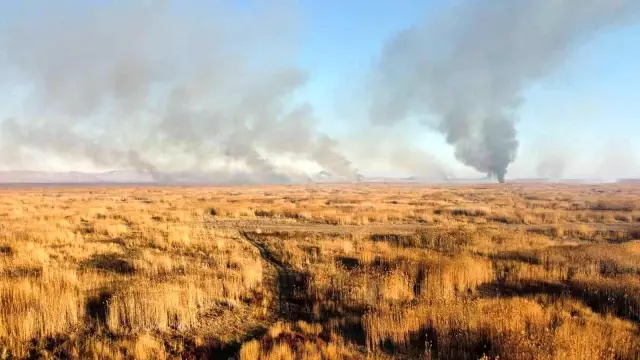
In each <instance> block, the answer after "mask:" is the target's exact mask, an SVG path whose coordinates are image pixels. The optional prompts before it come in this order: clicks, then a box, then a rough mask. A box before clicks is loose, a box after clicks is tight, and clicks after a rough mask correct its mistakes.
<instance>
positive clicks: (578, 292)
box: [0, 183, 640, 360]
mask: <svg viewBox="0 0 640 360" xmlns="http://www.w3.org/2000/svg"><path fill="white" fill-rule="evenodd" d="M229 357H231V358H240V359H246V360H249V359H289V358H299V359H359V358H382V359H386V358H400V359H413V358H425V359H449V358H459V359H479V358H483V357H484V358H497V357H499V358H501V359H638V358H640V185H637V184H633V183H629V184H610V185H562V184H507V185H482V186H479V185H478V186H457V187H417V186H408V185H404V186H401V185H384V184H376V185H317V186H306V187H305V186H269V187H228V188H223V187H209V188H196V187H140V188H136V187H122V188H115V187H105V188H99V187H85V188H55V187H48V188H28V189H27V188H25V189H18V188H11V189H4V190H0V359H4V358H8V359H13V358H18V359H20V358H93V359H173V358H185V359H192V358H193V359H195V358H220V359H227V358H229Z"/></svg>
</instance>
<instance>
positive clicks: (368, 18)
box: [301, 0, 640, 177]
mask: <svg viewBox="0 0 640 360" xmlns="http://www.w3.org/2000/svg"><path fill="white" fill-rule="evenodd" d="M365 3H366V4H367V5H363V4H365ZM443 3H444V1H439V0H431V1H412V0H400V1H385V0H372V1H366V2H364V1H349V2H347V1H337V0H330V1H325V2H317V1H311V0H309V1H303V2H302V4H303V5H302V8H303V11H304V12H305V14H306V16H307V17H305V19H308V20H309V21H308V22H306V23H305V31H304V41H303V42H302V43H303V50H302V52H301V63H302V64H303V66H304V67H305V68H308V69H311V71H312V72H313V73H314V74H317V76H311V79H312V80H311V81H310V83H309V85H308V89H306V91H305V96H307V98H309V99H311V100H310V101H312V102H313V103H314V104H315V107H316V109H317V111H318V112H319V113H320V114H321V115H322V118H323V119H327V121H326V122H325V126H326V128H327V129H329V130H334V129H335V128H336V127H337V128H341V129H342V127H343V122H341V120H340V119H342V118H343V116H349V109H348V106H346V105H345V102H348V101H350V99H352V98H353V97H352V96H349V93H350V92H357V91H358V89H355V88H354V86H356V87H357V86H358V85H359V84H362V83H363V80H362V78H364V77H366V73H367V70H368V69H369V68H370V67H371V66H372V63H373V62H374V61H375V59H376V58H377V56H378V55H379V53H380V48H381V46H382V44H383V43H384V42H385V41H386V40H387V39H388V38H389V36H390V34H394V33H396V32H398V31H401V30H403V29H405V28H407V27H409V26H411V25H412V24H414V23H416V22H417V21H419V20H420V19H421V17H423V16H427V15H432V14H434V13H437V12H438V11H441V9H442V8H443V7H444V6H445V5H444V4H443ZM336 39H339V40H336ZM638 39H640V25H637V24H636V25H631V26H625V27H622V28H618V29H613V30H612V31H607V32H605V33H602V34H599V35H598V36H597V37H596V38H595V39H592V40H591V41H589V42H588V43H586V44H584V45H583V46H582V47H581V48H580V49H579V51H578V52H576V53H574V54H572V56H571V58H570V59H568V60H567V62H566V65H565V66H563V67H562V68H561V69H559V71H557V73H555V74H553V76H551V77H549V78H547V79H544V80H543V81H541V82H540V83H538V84H536V85H535V86H533V87H532V88H529V89H528V90H527V91H526V93H525V102H524V104H523V107H522V108H521V111H520V112H519V113H520V116H519V117H520V120H519V122H518V124H517V128H518V133H519V139H520V141H521V148H520V151H519V157H518V159H517V160H516V162H515V163H514V164H513V165H512V171H513V172H515V173H516V174H517V175H520V176H523V177H529V176H532V177H535V176H537V174H536V173H535V166H531V164H532V163H537V162H539V161H540V160H539V158H540V157H545V156H547V149H549V148H551V150H550V151H551V152H555V149H557V150H562V151H564V152H566V153H567V154H566V155H567V162H575V163H576V164H575V166H574V168H571V167H569V168H568V169H567V174H566V175H565V176H569V177H570V176H575V177H595V176H601V174H598V172H599V170H600V164H597V165H594V164H593V160H594V159H596V161H597V162H600V161H604V162H606V161H607V160H609V159H607V150H608V149H609V148H611V147H612V146H614V147H615V146H618V147H620V148H621V150H622V151H628V152H630V153H632V154H631V156H632V157H635V158H636V159H640V141H638V140H637V139H639V138H640V101H638V99H640V42H639V41H638ZM354 84H358V85H354ZM336 89H338V90H336ZM345 98H346V100H345ZM344 114H346V115H344ZM385 130H386V129H385ZM407 133H408V134H411V135H410V136H412V137H413V141H415V142H416V143H417V144H418V145H419V146H421V147H423V148H424V149H426V150H427V151H429V152H431V153H432V154H434V155H435V156H437V157H438V158H439V159H441V161H442V162H444V163H446V164H450V166H451V167H452V168H454V169H456V170H457V172H458V173H462V174H465V175H467V174H468V175H469V176H474V175H475V174H474V172H473V171H472V170H470V169H468V168H467V167H465V166H463V165H460V164H458V163H457V161H456V160H455V157H454V156H453V152H452V149H451V147H450V146H448V145H447V144H446V143H445V142H444V141H443V139H442V137H441V136H439V135H438V134H434V133H433V132H430V131H429V130H426V129H421V128H420V127H417V126H414V127H411V128H410V130H408V131H407ZM629 167H630V168H628V169H627V168H626V166H620V168H622V169H620V170H618V169H616V172H619V173H620V174H619V175H620V176H640V162H637V163H636V167H635V168H634V167H633V166H631V165H630V166H629Z"/></svg>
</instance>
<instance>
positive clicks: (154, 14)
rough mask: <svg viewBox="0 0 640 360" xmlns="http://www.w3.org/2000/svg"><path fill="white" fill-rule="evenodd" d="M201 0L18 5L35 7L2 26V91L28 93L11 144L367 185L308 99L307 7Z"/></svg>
mask: <svg viewBox="0 0 640 360" xmlns="http://www.w3.org/2000/svg"><path fill="white" fill-rule="evenodd" d="M191 5H193V4H192V2H191V1H155V2H154V1H131V2H129V1H109V2H93V1H91V2H89V1H80V0H64V1H60V2H55V3H54V2H50V1H24V2H20V4H16V5H15V6H16V7H19V6H25V8H24V9H22V10H23V11H18V13H20V14H19V15H17V16H16V19H15V20H14V21H13V22H12V23H10V24H8V25H6V28H3V29H2V30H1V32H0V55H2V56H0V77H1V78H2V79H4V80H0V89H3V88H9V89H11V90H10V91H12V90H14V89H15V88H20V89H22V90H21V91H23V92H24V96H23V98H21V99H20V100H19V101H22V102H23V104H22V107H23V108H24V109H25V110H24V111H23V112H21V113H20V114H15V115H14V116H12V117H11V118H10V119H6V120H4V121H3V123H2V124H1V128H0V132H1V133H0V148H1V150H2V151H3V152H4V153H5V154H8V153H9V152H8V151H11V154H17V153H20V152H24V153H26V152H28V151H27V150H37V151H38V153H40V154H43V153H46V154H52V155H55V156H57V157H59V158H63V159H68V160H89V161H91V162H92V163H93V164H94V165H96V166H101V167H107V168H122V167H129V168H132V169H136V170H138V171H140V172H150V173H152V174H159V173H160V172H172V171H211V172H212V173H215V172H219V171H220V170H219V169H218V168H216V166H219V165H220V163H221V162H220V161H216V160H220V159H223V161H222V163H223V164H226V165H228V167H229V168H233V167H235V168H238V167H240V168H244V169H245V170H243V171H245V172H247V173H249V174H250V175H251V176H252V177H253V178H256V179H259V181H260V182H286V181H288V180H289V179H291V178H298V176H299V174H291V173H283V172H282V171H281V170H280V169H277V168H276V167H275V166H274V165H273V163H272V162H271V161H270V160H269V158H268V156H267V155H265V154H271V155H282V156H289V157H291V158H292V159H305V160H310V161H314V162H316V163H317V164H318V165H319V166H320V167H322V168H324V169H325V170H327V171H330V172H332V173H334V174H337V175H340V176H343V177H345V178H349V179H354V178H355V177H356V172H355V170H354V169H353V166H352V164H351V163H350V162H349V161H348V160H347V159H346V158H345V157H344V156H342V155H341V154H340V153H339V152H338V150H337V149H338V144H337V143H336V142H335V141H334V140H333V139H331V138H329V137H328V136H327V135H324V134H321V133H319V132H318V131H317V129H316V126H315V124H316V122H317V121H316V119H315V118H314V116H313V110H312V108H311V107H310V106H309V105H308V104H305V103H299V102H297V101H295V98H294V96H295V93H296V91H298V90H299V89H300V88H301V87H302V86H304V84H305V82H306V80H307V74H306V73H304V72H303V71H301V70H300V69H298V68H297V67H296V66H295V65H294V64H293V61H292V59H295V51H296V43H297V39H296V38H295V34H296V33H298V31H297V27H298V18H297V16H296V14H295V13H294V10H292V9H293V8H294V6H291V4H290V2H289V1H276V2H269V4H268V5H269V6H266V5H265V4H264V3H262V2H257V5H256V4H253V3H251V5H247V6H251V7H252V9H251V10H247V9H243V8H242V6H239V5H237V4H235V5H234V4H232V3H231V2H224V1H211V2H206V5H203V6H204V7H205V8H206V10H204V9H200V10H199V12H195V11H194V9H192V8H191ZM200 5H202V4H200ZM253 7H255V8H253ZM9 79H10V80H9ZM5 95H7V94H5ZM5 98H6V96H5ZM216 164H217V165H216ZM238 164H239V165H238ZM228 178H243V175H238V176H228Z"/></svg>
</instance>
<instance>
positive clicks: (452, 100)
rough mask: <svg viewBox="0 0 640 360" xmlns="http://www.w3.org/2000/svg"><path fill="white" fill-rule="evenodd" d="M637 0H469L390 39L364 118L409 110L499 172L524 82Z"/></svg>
mask: <svg viewBox="0 0 640 360" xmlns="http://www.w3.org/2000/svg"><path fill="white" fill-rule="evenodd" d="M639 12H640V1H638V0H468V1H460V2H454V3H453V4H451V5H450V8H449V9H448V10H447V11H446V12H445V13H446V14H445V15H444V16H442V17H438V18H426V19H424V21H423V22H421V23H420V24H417V25H415V26H414V27H412V28H409V29H407V30H405V31H403V32H401V33H399V34H397V35H396V36H395V37H394V38H393V39H391V41H389V42H388V43H387V44H386V46H385V47H384V49H383V52H382V55H381V58H380V60H379V63H378V65H377V69H376V70H377V71H376V73H375V77H374V88H373V103H372V104H373V105H372V108H371V118H372V121H373V122H374V123H378V124H391V123H395V122H399V121H401V120H404V119H407V118H413V119H418V121H420V122H422V123H424V124H425V125H426V126H428V127H430V128H433V129H435V130H437V131H439V132H441V133H442V134H444V136H445V137H446V141H447V142H448V143H449V144H451V145H453V146H454V147H455V155H456V157H457V158H458V159H459V160H460V161H461V162H463V163H464V164H466V165H469V166H472V167H474V168H475V169H477V170H478V171H481V172H484V173H487V174H488V175H490V176H495V177H496V178H497V179H498V180H499V181H500V182H503V181H504V177H505V174H506V172H507V168H508V166H509V164H510V163H511V162H513V160H514V159H515V157H516V154H517V150H518V141H517V136H516V129H515V122H516V120H517V110H518V107H519V105H520V104H521V102H522V95H523V91H525V90H526V89H527V88H528V87H530V86H532V85H533V84H534V83H536V82H537V81H539V80H541V79H543V78H544V77H546V76H547V75H549V74H550V73H552V72H553V71H554V70H556V69H557V68H558V67H559V66H561V65H562V64H563V62H564V60H566V59H567V58H568V57H569V55H570V53H571V51H572V50H574V49H575V48H576V47H577V46H579V45H580V44H582V43H583V42H585V41H586V40H588V39H589V38H591V37H592V36H594V35H595V34H596V33H598V32H599V31H600V30H603V29H604V28H607V27H610V26H613V25H620V24H622V23H624V22H625V21H627V20H634V19H637V15H638V13H639Z"/></svg>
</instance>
